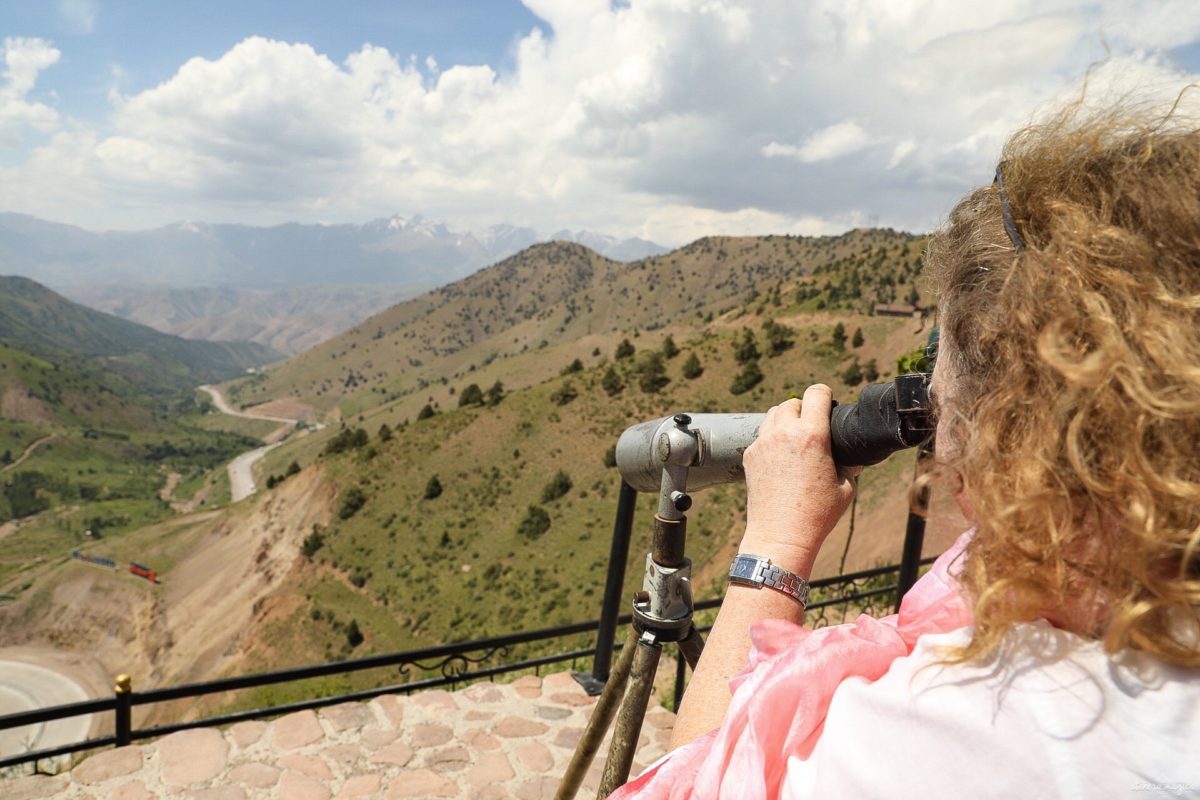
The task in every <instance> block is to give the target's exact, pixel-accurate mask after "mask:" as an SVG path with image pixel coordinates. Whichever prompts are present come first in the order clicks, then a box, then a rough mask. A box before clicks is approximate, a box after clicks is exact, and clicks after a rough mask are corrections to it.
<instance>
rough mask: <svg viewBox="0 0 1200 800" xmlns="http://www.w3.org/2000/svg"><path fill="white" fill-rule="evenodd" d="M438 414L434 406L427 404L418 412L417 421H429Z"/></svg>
mask: <svg viewBox="0 0 1200 800" xmlns="http://www.w3.org/2000/svg"><path fill="white" fill-rule="evenodd" d="M436 413H437V412H436V411H434V410H433V406H431V405H430V404H429V403H426V404H425V405H423V406H421V410H420V411H418V412H417V419H418V420H423V419H429V418H430V417H432V416H433V415H434V414H436Z"/></svg>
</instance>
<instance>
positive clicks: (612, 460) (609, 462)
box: [604, 444, 617, 469]
mask: <svg viewBox="0 0 1200 800" xmlns="http://www.w3.org/2000/svg"><path fill="white" fill-rule="evenodd" d="M616 465H617V446H616V445H615V444H613V445H609V447H608V449H607V450H605V451H604V466H606V467H608V468H609V469H612V468H613V467H615V466H616Z"/></svg>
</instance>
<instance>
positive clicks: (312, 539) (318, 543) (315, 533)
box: [300, 525, 325, 561]
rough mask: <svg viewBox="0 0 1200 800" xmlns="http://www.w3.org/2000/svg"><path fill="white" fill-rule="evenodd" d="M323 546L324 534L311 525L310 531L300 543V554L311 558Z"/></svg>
mask: <svg viewBox="0 0 1200 800" xmlns="http://www.w3.org/2000/svg"><path fill="white" fill-rule="evenodd" d="M324 546H325V534H324V533H323V532H322V531H321V529H320V528H318V527H317V526H316V525H313V528H312V533H310V534H309V535H308V536H305V537H304V541H303V542H301V543H300V554H301V555H303V556H304V557H305V558H307V559H309V560H310V561H311V560H312V557H313V556H314V555H316V553H317V551H318V550H320V549H321V548H322V547H324Z"/></svg>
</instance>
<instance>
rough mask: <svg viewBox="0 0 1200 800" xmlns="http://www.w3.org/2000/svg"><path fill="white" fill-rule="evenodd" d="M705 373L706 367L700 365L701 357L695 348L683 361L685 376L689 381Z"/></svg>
mask: <svg viewBox="0 0 1200 800" xmlns="http://www.w3.org/2000/svg"><path fill="white" fill-rule="evenodd" d="M703 374H704V367H702V366H700V358H699V356H697V355H696V351H695V350H693V351H692V352H691V353H690V354H689V355H688V357H687V360H685V361H684V362H683V377H685V378H687V379H688V380H689V381H693V380H695V379H696V378H699V377H700V376H701V375H703Z"/></svg>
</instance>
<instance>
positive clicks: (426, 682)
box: [0, 483, 933, 769]
mask: <svg viewBox="0 0 1200 800" xmlns="http://www.w3.org/2000/svg"><path fill="white" fill-rule="evenodd" d="M636 495H637V493H636V492H635V491H634V490H633V489H632V488H630V487H629V486H628V484H625V483H622V485H621V496H620V501H619V503H618V508H617V520H616V524H615V526H614V531H613V543H612V554H611V556H610V562H609V570H608V576H607V579H606V585H605V596H604V600H603V604H602V609H601V616H600V619H596V620H590V621H588V622H577V623H574V624H571V625H559V626H556V627H552V628H541V629H538V630H534V631H527V632H524V633H514V634H509V635H506V636H495V637H490V638H485V639H476V640H473V641H468V642H461V643H457V644H448V645H440V646H437V647H427V648H423V649H419V650H407V651H403V652H398V653H387V654H383V655H376V656H368V657H365V658H358V659H352V660H347V661H335V662H331V663H325V664H315V665H311V666H307V667H298V668H294V669H284V670H277V671H273V672H260V673H255V674H251V675H240V676H236V677H232V678H222V679H218V680H212V681H203V682H200V683H189V684H183V685H180V686H170V687H166V688H162V689H152V690H150V691H146V692H138V691H134V689H133V686H132V683H131V681H130V679H129V676H127V675H121V676H118V677H117V680H116V685H115V686H114V691H113V696H112V697H108V698H103V699H99V700H89V701H87V702H83V703H70V704H67V705H59V706H52V707H49V708H41V709H35V710H33V711H24V712H20V713H17V714H9V715H6V716H0V730H10V729H13V728H21V727H25V726H27V725H37V724H41V723H46V722H52V721H55V720H60V719H69V718H71V717H78V716H83V715H90V714H103V713H108V712H112V713H113V730H114V733H113V735H111V736H102V737H99V738H94V739H87V740H85V741H82V742H76V743H73V744H67V745H62V746H60V747H53V748H47V749H43V750H37V751H31V752H26V753H21V754H18V755H14V756H7V757H4V758H0V769H4V768H8V767H13V766H16V765H19V764H26V763H29V762H34V763H35V767H36V762H38V761H41V760H44V759H51V758H57V757H60V756H65V755H70V754H72V753H78V752H82V751H85V750H93V749H96V748H100V747H109V746H112V745H116V746H118V747H122V746H125V745H128V744H130V743H132V742H134V741H138V740H141V739H149V738H153V737H156V736H164V735H166V734H169V733H174V732H176V731H181V730H188V729H191V728H202V727H211V726H216V725H228V724H232V723H235V722H241V721H244V720H250V719H260V718H263V717H273V716H279V715H281V714H288V713H291V712H294V711H301V710H305V709H315V708H321V707H324V706H330V705H336V704H338V703H345V702H349V701H359V700H367V699H370V698H372V697H377V696H380V695H384V694H397V693H399V694H408V693H410V692H414V691H418V690H422V689H431V688H436V687H441V686H451V687H455V686H456V685H458V684H460V683H468V682H472V681H477V680H484V679H487V680H491V679H494V678H495V677H497V676H499V675H504V674H510V673H514V672H524V671H527V670H533V671H534V672H537V673H540V670H541V668H542V667H545V666H549V665H552V664H563V663H566V662H570V663H571V665H572V669H573V668H574V666H575V664H576V663H577V662H579V661H582V660H585V659H587V658H589V657H590V658H592V669H591V672H589V673H577V674H576V676H575V677H576V680H578V681H579V683H581V684H582V685H583V686H584V687H585V689H586V690H587V691H588V692H589V693H591V694H599V693H600V691H601V689H602V688H603V686H604V683H605V681H606V680H607V678H608V674H609V665H610V664H611V662H612V656H613V653H614V652H616V651H617V650H619V649H620V648H621V646H622V645H621V644H620V642H622V641H623V639H622V638H621V637H618V636H617V629H618V628H619V627H620V626H623V625H628V624H630V621H631V615H629V614H620V613H619V609H620V606H621V604H622V598H621V592H622V587H623V585H624V575H625V563H626V561H627V555H628V551H629V536H630V529H631V523H632V517H633V508H634V501H635V500H636ZM914 527H916V528H919V530H916V531H915V534H914ZM923 532H924V531H923V525H917V526H914V524H913V522H912V519H910V524H909V530H908V532H907V534H906V541H905V547H904V559H903V561H902V563H900V564H894V565H890V566H884V567H877V568H875V569H869V570H863V571H861V572H855V573H850V574H845V575H839V576H836V577H832V578H824V579H820V580H815V581H812V582H811V590H812V594H811V598H812V599H811V600H810V602H809V605H808V611H809V615H808V617H807V622H808V624H809V625H811V626H813V627H822V626H824V625H829V624H834V623H836V622H841V621H843V620H845V619H846V618H847V617H848V616H851V615H854V616H856V615H857V614H858V613H869V614H878V613H881V612H885V611H890V610H893V609H895V608H897V607H898V606H899V600H900V596H901V595H902V594H903V593H904V592H905V591H907V590H908V588H909V587H910V586H911V585H912V582H913V581H915V580H916V575H917V572H918V570H919V568H920V566H921V565H924V564H928V563H931V562H932V561H933V559H932V558H927V559H923V560H922V559H920V552H921V537H922V536H923ZM720 604H721V598H713V599H709V600H703V601H700V602H698V603H696V604H695V610H696V611H697V612H702V613H703V612H707V611H710V610H712V609H716V608H718V607H719V606H720ZM711 627H712V626H711V625H706V624H703V622H702V621H701V620H697V628H698V629H699V630H700V632H701V633H706V632H707V631H708V630H709V629H710V628H711ZM593 632H595V633H596V635H597V636H596V643H595V645H594V646H593V647H588V648H583V649H579V648H576V649H568V650H563V651H559V652H556V653H553V654H550V655H542V656H536V657H531V658H524V659H519V660H516V661H508V662H504V663H491V662H495V661H496V659H498V658H499V659H503V658H505V657H507V656H508V655H509V653H510V651H511V650H512V649H513V648H516V647H519V646H523V645H536V644H541V643H545V642H550V641H553V640H556V639H564V638H567V637H571V636H578V635H581V634H590V633H593ZM683 663H684V662H683V658H682V656H680V657H679V658H678V663H677V666H676V681H675V707H676V709H678V707H679V699H680V698H681V697H682V694H683V684H684V677H685V675H684V668H683ZM414 667H415V668H417V669H420V670H423V671H425V672H427V673H429V672H440V673H441V674H440V676H437V677H431V678H422V679H418V680H409V681H406V682H404V683H386V684H385V685H382V686H377V687H373V688H369V689H362V690H359V691H354V692H348V693H343V694H338V695H335V696H325V697H314V698H310V699H306V700H301V701H298V702H292V703H284V704H279V705H272V706H266V707H262V708H255V709H251V710H248V711H239V712H234V713H226V714H220V715H217V716H210V717H204V718H201V719H195V720H187V721H183V722H177V723H172V724H167V725H157V726H153V727H149V728H137V727H135V726H134V725H133V709H134V708H135V707H139V706H146V705H152V704H157V703H166V702H170V701H175V700H182V699H190V698H196V697H203V696H205V695H212V694H219V693H223V692H230V691H236V690H239V689H250V688H257V687H262V686H272V685H276V684H281V683H288V682H291V681H300V680H307V679H311V678H321V677H327V676H332V675H347V674H350V673H356V672H361V671H364V670H370V669H379V668H396V669H398V670H399V673H400V674H401V675H410V674H411V671H412V669H413V668H414Z"/></svg>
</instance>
